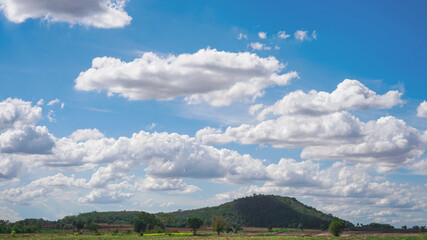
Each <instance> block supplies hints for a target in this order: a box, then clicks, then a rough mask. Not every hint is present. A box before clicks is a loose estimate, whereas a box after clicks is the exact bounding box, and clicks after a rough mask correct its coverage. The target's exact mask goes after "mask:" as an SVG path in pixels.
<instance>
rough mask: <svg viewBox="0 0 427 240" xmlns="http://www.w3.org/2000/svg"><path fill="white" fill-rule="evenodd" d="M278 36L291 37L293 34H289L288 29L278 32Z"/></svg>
mask: <svg viewBox="0 0 427 240" xmlns="http://www.w3.org/2000/svg"><path fill="white" fill-rule="evenodd" d="M277 36H278V37H279V38H281V39H286V38H289V37H290V36H291V35H289V34H287V33H286V31H279V32H278V33H277Z"/></svg>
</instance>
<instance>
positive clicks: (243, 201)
mask: <svg viewBox="0 0 427 240" xmlns="http://www.w3.org/2000/svg"><path fill="white" fill-rule="evenodd" d="M138 213H139V212H138V211H110V212H96V211H94V212H88V213H80V214H79V215H78V217H82V218H85V219H90V220H91V221H93V222H95V223H107V224H132V222H133V219H134V217H135V216H137V214H138ZM164 214H166V213H157V214H155V215H156V216H157V217H160V218H162V215H164ZM167 214H169V215H171V216H172V217H173V219H174V220H173V221H168V224H167V226H169V227H185V226H186V224H187V220H188V218H190V217H198V218H200V219H202V220H203V222H204V224H205V225H211V219H212V217H213V216H222V217H223V218H224V219H225V220H226V221H227V222H228V223H229V224H230V225H240V226H243V227H269V226H271V227H283V228H297V227H298V225H300V224H302V226H303V227H304V228H313V229H319V228H321V226H322V225H323V226H324V227H325V226H326V227H327V226H329V223H330V222H331V220H332V219H333V218H334V217H333V216H332V215H331V214H325V213H323V212H321V211H318V210H316V209H315V208H313V207H310V206H307V205H304V204H303V203H301V202H299V201H298V200H296V199H295V198H290V197H282V196H277V195H257V194H254V195H252V196H248V197H243V198H239V199H235V200H233V201H231V202H227V203H224V204H221V205H219V206H215V207H205V208H200V209H193V210H185V211H182V210H179V211H175V212H170V213H167ZM75 219H76V216H67V217H64V218H63V219H61V220H58V223H59V224H60V225H61V226H68V227H71V224H72V223H73V222H74V221H75ZM345 222H346V223H347V224H346V225H348V226H352V225H353V224H351V223H350V222H348V221H345Z"/></svg>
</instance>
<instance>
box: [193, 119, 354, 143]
mask: <svg viewBox="0 0 427 240" xmlns="http://www.w3.org/2000/svg"><path fill="white" fill-rule="evenodd" d="M360 125H361V123H360V121H359V120H358V119H357V118H355V117H353V116H352V115H350V114H349V113H346V112H338V113H334V114H330V115H324V116H319V117H311V116H281V117H279V118H278V119H274V120H267V121H263V122H261V123H259V124H257V125H249V124H242V125H240V126H238V127H228V128H227V129H226V130H225V131H224V132H223V133H222V131H220V130H218V129H209V128H205V129H202V130H199V131H198V132H197V133H196V138H197V139H198V140H199V141H201V142H202V143H204V144H226V143H229V142H238V143H241V144H262V143H269V144H271V145H273V146H274V147H284V148H287V147H303V146H311V145H325V144H339V143H342V142H346V141H350V140H352V139H353V140H354V139H356V140H357V139H359V138H360V137H361V135H360Z"/></svg>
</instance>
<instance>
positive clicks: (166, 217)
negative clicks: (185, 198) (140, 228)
mask: <svg viewBox="0 0 427 240" xmlns="http://www.w3.org/2000/svg"><path fill="white" fill-rule="evenodd" d="M160 220H161V221H162V223H163V225H165V226H170V225H171V224H173V223H174V222H175V218H174V217H173V216H172V215H171V214H169V213H165V214H162V216H160Z"/></svg>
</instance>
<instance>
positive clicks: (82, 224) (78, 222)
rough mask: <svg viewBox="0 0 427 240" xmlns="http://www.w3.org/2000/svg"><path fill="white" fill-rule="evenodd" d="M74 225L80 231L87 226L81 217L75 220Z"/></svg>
mask: <svg viewBox="0 0 427 240" xmlns="http://www.w3.org/2000/svg"><path fill="white" fill-rule="evenodd" d="M73 226H74V227H76V229H77V232H78V233H80V231H81V230H82V229H83V228H84V227H85V220H84V219H83V218H80V217H79V218H77V219H76V220H75V221H74V222H73Z"/></svg>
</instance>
